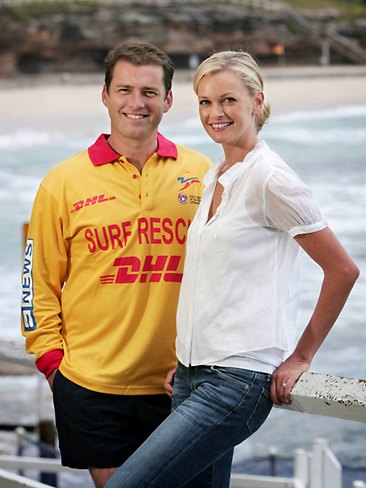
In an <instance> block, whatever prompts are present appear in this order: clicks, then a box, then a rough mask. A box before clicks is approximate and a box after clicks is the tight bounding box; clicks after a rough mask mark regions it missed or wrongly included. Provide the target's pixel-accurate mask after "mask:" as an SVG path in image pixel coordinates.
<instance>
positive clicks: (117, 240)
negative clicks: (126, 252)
mask: <svg viewBox="0 0 366 488" xmlns="http://www.w3.org/2000/svg"><path fill="white" fill-rule="evenodd" d="M190 223H191V222H190V220H185V219H183V218H179V219H177V220H176V221H175V222H173V220H172V219H170V218H168V217H166V218H163V219H161V218H159V217H149V218H147V217H140V218H138V219H137V221H136V223H135V226H136V227H135V229H136V231H135V232H133V223H132V222H131V221H126V222H121V223H119V224H110V225H107V226H102V227H100V228H98V227H88V228H87V229H85V232H84V235H85V239H86V241H87V245H88V249H89V252H90V253H94V252H96V251H98V250H101V251H108V250H115V249H122V248H124V247H125V246H126V245H127V243H128V241H129V239H130V238H131V236H132V235H134V236H135V237H134V238H135V239H136V242H137V243H138V244H140V245H143V244H172V243H173V242H177V243H178V244H181V245H183V244H185V242H186V238H187V231H188V227H189V225H190Z"/></svg>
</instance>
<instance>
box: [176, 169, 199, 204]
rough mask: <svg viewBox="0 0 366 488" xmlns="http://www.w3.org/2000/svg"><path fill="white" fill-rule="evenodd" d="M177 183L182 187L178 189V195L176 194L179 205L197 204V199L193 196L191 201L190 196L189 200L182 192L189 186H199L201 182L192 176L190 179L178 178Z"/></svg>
mask: <svg viewBox="0 0 366 488" xmlns="http://www.w3.org/2000/svg"><path fill="white" fill-rule="evenodd" d="M178 181H179V183H181V184H182V185H183V186H182V187H181V188H180V189H179V193H178V201H179V203H182V204H183V205H184V204H186V203H187V202H188V201H189V202H190V203H197V202H196V201H195V200H197V199H199V197H196V196H194V197H193V199H192V196H191V198H189V197H188V195H187V194H186V193H184V190H186V189H187V188H189V187H190V186H191V185H194V184H198V185H200V184H201V182H200V180H199V178H197V177H196V176H192V177H191V178H184V177H183V176H178ZM198 203H199V202H198Z"/></svg>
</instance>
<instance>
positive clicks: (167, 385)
mask: <svg viewBox="0 0 366 488" xmlns="http://www.w3.org/2000/svg"><path fill="white" fill-rule="evenodd" d="M176 370H177V368H174V369H171V370H170V371H169V372H168V374H167V375H166V378H165V381H164V390H165V393H166V394H167V395H168V397H170V398H171V397H172V395H173V383H174V376H175V372H176Z"/></svg>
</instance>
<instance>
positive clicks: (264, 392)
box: [106, 364, 272, 488]
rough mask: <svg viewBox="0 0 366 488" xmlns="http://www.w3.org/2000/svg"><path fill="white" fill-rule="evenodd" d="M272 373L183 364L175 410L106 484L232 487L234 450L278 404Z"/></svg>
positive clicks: (121, 487) (130, 487)
mask: <svg viewBox="0 0 366 488" xmlns="http://www.w3.org/2000/svg"><path fill="white" fill-rule="evenodd" d="M270 381H271V375H269V374H265V373H258V372H255V371H248V370H245V369H238V368H223V367H218V366H195V367H189V368H186V367H185V366H183V365H181V364H179V365H178V369H177V372H176V375H175V379H174V394H173V404H172V405H173V411H172V413H171V414H170V415H169V417H168V418H167V419H166V420H164V422H163V423H162V424H160V426H159V427H158V428H157V429H156V430H155V431H154V432H153V433H152V434H151V436H150V437H149V438H148V439H147V440H146V441H145V442H144V443H143V444H142V445H141V446H140V447H139V448H138V449H137V451H136V452H135V453H134V454H132V456H131V457H130V458H129V459H127V461H126V462H125V463H124V464H123V465H122V466H121V468H120V469H119V470H118V471H117V473H115V474H114V475H113V476H112V478H111V479H110V480H109V482H108V483H107V485H106V488H144V487H150V488H152V487H154V488H182V487H184V488H188V487H189V488H226V487H228V486H229V483H230V472H231V461H232V455H233V448H234V446H235V445H237V444H239V443H240V442H242V441H243V440H245V439H247V438H248V437H249V436H250V435H252V434H253V433H254V432H255V431H256V430H257V429H258V428H259V427H260V426H261V425H262V424H263V422H264V421H265V419H266V418H267V416H268V414H269V412H270V411H271V408H272V402H271V400H270V398H269V385H270Z"/></svg>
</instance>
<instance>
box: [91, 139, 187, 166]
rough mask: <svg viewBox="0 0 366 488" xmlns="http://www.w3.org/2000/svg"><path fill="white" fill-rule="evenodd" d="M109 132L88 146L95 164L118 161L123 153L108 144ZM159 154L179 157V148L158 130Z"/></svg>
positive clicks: (173, 157)
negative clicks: (117, 151)
mask: <svg viewBox="0 0 366 488" xmlns="http://www.w3.org/2000/svg"><path fill="white" fill-rule="evenodd" d="M108 137H109V134H101V135H100V136H99V137H98V139H97V140H96V141H95V142H94V144H93V145H91V146H90V147H89V148H88V153H89V157H90V159H91V162H92V163H93V164H94V166H101V165H103V164H107V163H112V162H113V161H116V160H117V159H118V158H119V157H120V156H121V154H118V153H116V151H115V150H114V149H112V148H111V146H110V145H109V144H108V141H107V139H108ZM156 153H157V154H158V156H161V157H163V158H172V159H177V157H178V150H177V146H176V145H175V144H174V142H171V141H169V140H168V139H166V138H165V137H164V136H163V135H161V134H160V133H159V132H158V149H157V151H156Z"/></svg>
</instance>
